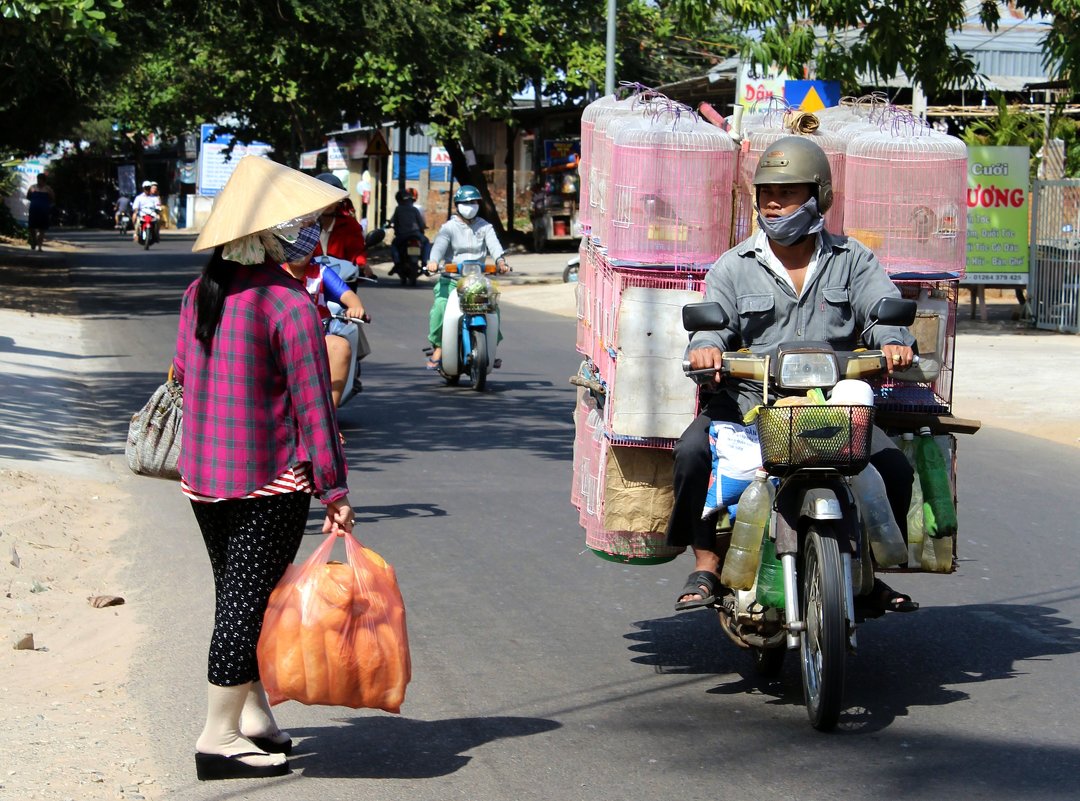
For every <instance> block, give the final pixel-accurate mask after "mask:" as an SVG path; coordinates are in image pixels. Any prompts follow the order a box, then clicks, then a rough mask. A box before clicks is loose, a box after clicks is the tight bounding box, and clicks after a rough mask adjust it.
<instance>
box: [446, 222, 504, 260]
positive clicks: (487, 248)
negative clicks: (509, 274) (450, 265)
mask: <svg viewBox="0 0 1080 801" xmlns="http://www.w3.org/2000/svg"><path fill="white" fill-rule="evenodd" d="M502 254H503V246H502V245H500V244H499V237H497V236H496V235H495V227H494V226H493V225H492V224H491V223H489V222H488V221H487V220H485V219H484V218H483V217H474V218H473V219H472V220H471V221H470V222H465V221H464V220H462V219H461V218H460V217H457V216H453V217H451V218H450V219H449V220H447V221H446V222H445V223H443V226H442V228H440V229H439V233H437V234H436V235H435V241H434V242H433V243H432V245H431V257H430V260H431V261H435V262H438V261H442V260H444V259H453V260H454V261H483V260H484V258H485V257H486V256H488V255H490V256H491V258H493V259H495V260H496V261H498V260H499V257H500V256H502Z"/></svg>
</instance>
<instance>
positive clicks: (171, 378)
mask: <svg viewBox="0 0 1080 801" xmlns="http://www.w3.org/2000/svg"><path fill="white" fill-rule="evenodd" d="M175 367H176V365H174V364H173V363H172V362H169V374H168V375H167V376H166V377H165V380H166V381H168V382H169V383H170V384H171V383H172V380H173V371H174V368H175Z"/></svg>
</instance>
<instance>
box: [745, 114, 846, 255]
mask: <svg viewBox="0 0 1080 801" xmlns="http://www.w3.org/2000/svg"><path fill="white" fill-rule="evenodd" d="M800 135H801V136H805V137H806V138H807V139H809V140H810V141H811V142H814V143H815V144H817V145H818V146H819V147H821V149H822V150H823V151H824V152H825V158H826V159H828V162H829V170H830V172H831V173H832V184H833V204H832V206H831V207H830V208H829V210H828V211H827V212H826V213H825V227H826V228H827V229H828V230H829V231H830V232H832V233H834V234H842V233H843V231H844V172H845V163H846V149H847V143H846V141H845V139H844V137H843V136H841V135H839V134H838V133H837V132H835V131H823V130H821V129H820V128H819V129H818V130H817V131H815V132H814V133H810V134H800ZM785 136H792V132H791V131H790V130H789V129H788V128H786V127H782V126H779V127H778V126H776V125H774V126H773V127H769V128H762V129H758V130H752V131H749V132H748V133H747V135H746V136H745V138H744V140H743V141H744V145H743V150H742V151H741V152H740V154H739V164H738V172H737V177H736V185H735V200H734V203H735V209H734V211H735V214H734V230H735V241H737V242H739V241H742V240H743V239H745V238H746V237H748V236H749V235H750V233H751V232H752V231H753V230H754V227H755V223H754V216H755V214H756V211H757V209H756V205H755V200H756V193H755V191H754V173H755V172H756V171H757V165H758V161H760V160H761V154H762V153H764V152H765V150H766V149H767V148H768V147H769V145H771V144H772V143H773V142H775V141H776V140H777V139H782V138H783V137H785Z"/></svg>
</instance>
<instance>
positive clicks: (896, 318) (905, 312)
mask: <svg viewBox="0 0 1080 801" xmlns="http://www.w3.org/2000/svg"><path fill="white" fill-rule="evenodd" d="M918 308H919V304H918V303H916V302H915V301H913V300H905V299H904V298H882V299H881V300H879V301H878V302H877V303H875V304H874V308H872V309H871V310H870V320H871V321H872V322H875V323H881V324H882V325H911V324H912V323H913V322H915V312H916V311H918Z"/></svg>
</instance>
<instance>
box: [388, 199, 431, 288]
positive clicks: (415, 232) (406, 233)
mask: <svg viewBox="0 0 1080 801" xmlns="http://www.w3.org/2000/svg"><path fill="white" fill-rule="evenodd" d="M394 199H395V200H397V204H398V205H397V208H396V209H394V213H393V215H392V216H391V217H390V227H391V228H393V229H394V241H393V242H391V243H390V257H391V259H393V262H394V267H393V269H391V270H390V275H394V274H395V273H396V272H397V271H398V265H399V264H401V262H402V261H404V260H405V251H404V248H405V242H406V240H408V239H411V238H413V237H415V238H416V239H419V240H420V259H421V261H423V262H426V261H427V260H428V258H429V256H430V254H431V242H429V241H428V238H427V234H426V231H427V220H425V219H424V213H423V212H422V211H420V209H419V208H417V206H416V203H415V198H414V197H413V196H412V195H411V194H410V193H409V192H408V191H407V190H404V189H399V190H398V192H397V194H396V195H394Z"/></svg>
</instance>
